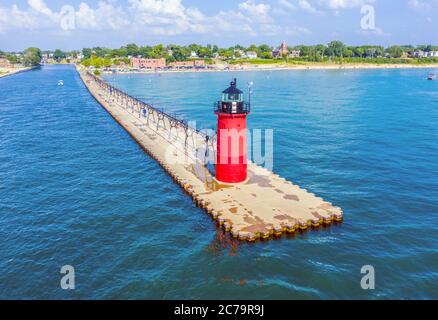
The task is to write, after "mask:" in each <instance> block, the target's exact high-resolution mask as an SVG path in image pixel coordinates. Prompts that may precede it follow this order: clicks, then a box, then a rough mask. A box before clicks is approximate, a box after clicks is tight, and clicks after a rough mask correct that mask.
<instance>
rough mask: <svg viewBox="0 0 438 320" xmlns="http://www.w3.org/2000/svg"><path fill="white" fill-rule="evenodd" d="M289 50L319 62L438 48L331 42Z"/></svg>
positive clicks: (398, 55)
mask: <svg viewBox="0 0 438 320" xmlns="http://www.w3.org/2000/svg"><path fill="white" fill-rule="evenodd" d="M289 50H299V51H300V57H301V58H307V59H308V60H310V61H319V60H323V59H324V58H330V57H332V58H373V59H374V58H395V59H397V58H401V57H403V55H404V54H407V55H413V53H414V52H416V51H420V50H421V51H423V52H431V51H438V46H432V45H420V46H413V45H404V46H390V47H387V48H385V47H383V46H373V45H364V46H347V45H345V44H344V43H342V42H340V41H332V42H330V43H329V44H327V45H322V44H320V45H316V46H305V45H300V46H295V47H291V48H289Z"/></svg>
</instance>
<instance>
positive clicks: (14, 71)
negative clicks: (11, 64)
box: [0, 67, 37, 78]
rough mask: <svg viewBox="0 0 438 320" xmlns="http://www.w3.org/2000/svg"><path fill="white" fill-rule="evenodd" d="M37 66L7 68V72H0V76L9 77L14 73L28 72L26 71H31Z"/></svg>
mask: <svg viewBox="0 0 438 320" xmlns="http://www.w3.org/2000/svg"><path fill="white" fill-rule="evenodd" d="M35 68H37V67H27V68H18V69H15V68H14V69H6V71H7V72H6V73H0V78H6V77H9V76H13V75H15V74H19V73H22V72H26V71H30V70H33V69H35ZM2 70H5V69H2Z"/></svg>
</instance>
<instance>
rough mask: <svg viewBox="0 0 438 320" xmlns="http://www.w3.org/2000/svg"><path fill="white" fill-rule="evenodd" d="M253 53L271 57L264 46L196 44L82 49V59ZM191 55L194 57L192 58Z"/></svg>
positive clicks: (177, 58)
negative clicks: (94, 57) (220, 46)
mask: <svg viewBox="0 0 438 320" xmlns="http://www.w3.org/2000/svg"><path fill="white" fill-rule="evenodd" d="M245 50H246V51H255V52H257V53H258V54H259V55H260V56H265V57H266V58H270V57H271V51H272V47H270V46H268V45H266V44H264V45H260V46H256V45H252V46H250V47H249V48H245V47H243V46H241V45H236V46H233V47H229V48H219V47H218V46H217V45H211V44H207V45H206V46H202V45H198V44H190V45H188V46H179V45H174V44H170V45H167V46H164V45H162V44H159V45H155V46H137V45H136V44H128V45H126V46H122V47H120V48H118V49H109V48H101V47H94V48H84V49H82V55H83V57H84V59H89V58H91V57H92V56H96V57H99V58H110V59H111V58H120V57H135V56H141V57H143V58H150V59H157V58H165V59H166V61H167V62H174V61H184V60H187V59H189V58H193V57H197V58H202V59H212V58H214V57H217V56H220V57H222V58H225V59H230V58H232V57H236V53H238V52H239V51H245ZM193 54H194V55H195V56H193Z"/></svg>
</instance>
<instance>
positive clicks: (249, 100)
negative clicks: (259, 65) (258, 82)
mask: <svg viewBox="0 0 438 320" xmlns="http://www.w3.org/2000/svg"><path fill="white" fill-rule="evenodd" d="M253 85H254V82H252V81H249V82H248V103H249V104H251V93H252V90H251V89H252V86H253Z"/></svg>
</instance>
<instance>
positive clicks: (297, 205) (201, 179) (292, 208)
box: [78, 69, 343, 241]
mask: <svg viewBox="0 0 438 320" xmlns="http://www.w3.org/2000/svg"><path fill="white" fill-rule="evenodd" d="M78 72H79V74H80V76H81V78H82V80H83V81H84V83H85V85H86V87H87V88H88V90H89V91H90V93H91V94H92V95H93V96H94V97H95V98H96V100H97V101H98V102H99V103H100V104H101V105H102V106H103V107H104V108H105V109H106V110H107V111H108V113H109V114H110V115H111V116H112V117H113V118H114V119H115V120H116V121H117V122H118V123H119V124H120V125H121V126H122V127H123V128H124V129H125V130H126V131H127V132H128V133H129V134H130V135H131V136H132V137H133V139H134V140H135V141H137V143H138V144H139V145H140V146H141V147H142V148H143V149H144V150H145V152H147V153H148V154H149V155H150V156H151V157H153V158H154V159H155V160H156V161H158V162H159V163H160V164H161V166H162V167H163V169H164V170H166V172H167V173H168V174H169V175H170V176H171V177H172V178H173V179H174V180H175V182H177V183H178V184H179V185H180V186H181V187H182V188H183V189H184V190H185V192H187V193H188V194H189V195H191V196H192V198H193V201H194V202H195V203H196V204H197V205H198V206H200V207H202V208H204V209H205V210H206V211H207V212H208V213H209V214H210V215H211V217H212V218H213V219H214V220H216V221H217V222H218V224H219V225H220V226H221V227H222V228H223V229H224V230H225V231H226V232H229V233H230V234H231V235H232V236H233V237H234V238H236V239H239V240H246V241H255V240H257V239H270V238H273V237H279V236H281V235H283V234H291V233H294V232H296V231H299V230H301V231H305V230H308V229H309V228H317V227H320V226H322V225H329V224H331V223H333V222H341V221H342V218H343V213H342V210H341V208H339V207H336V206H333V205H332V204H331V203H329V202H326V201H324V200H323V199H322V198H320V197H317V196H315V195H314V194H313V193H310V192H308V191H307V190H305V189H302V188H300V187H298V186H297V185H294V184H293V183H291V182H289V181H287V180H285V179H284V178H282V177H280V176H278V175H277V174H275V173H273V172H270V171H268V170H266V169H265V168H262V167H259V166H257V165H255V164H253V163H249V164H248V177H249V179H248V181H247V182H246V183H244V184H238V185H224V184H220V183H218V182H217V181H216V180H215V179H214V177H213V176H212V175H211V174H210V172H209V171H208V170H207V168H206V167H205V166H204V165H203V164H201V161H199V159H197V158H196V157H194V156H193V154H196V152H197V151H198V147H199V146H204V143H205V141H204V140H205V139H204V137H203V136H201V134H199V133H198V132H195V131H190V130H191V129H190V128H187V127H184V126H183V125H182V124H180V123H179V122H178V121H177V120H176V119H172V118H171V117H170V118H167V117H166V116H163V114H160V113H159V112H158V111H154V109H153V108H152V107H149V106H148V105H147V104H145V103H143V102H140V101H138V100H136V99H134V98H132V97H130V96H128V95H126V94H124V93H123V92H120V91H118V92H117V94H116V95H113V93H111V92H110V91H109V89H108V84H106V83H105V82H103V81H102V80H100V79H99V78H97V77H95V76H93V75H91V74H89V73H87V72H85V71H81V70H79V69H78ZM144 109H148V112H147V117H146V116H145V114H146V113H144V114H143V112H144V111H143V110H144ZM182 137H186V138H182ZM169 149H170V152H169ZM192 151H194V152H192ZM172 158H173V159H186V160H187V161H188V162H189V163H185V162H183V161H169V159H170V160H172Z"/></svg>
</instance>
